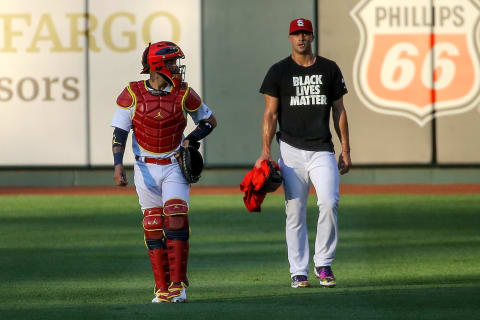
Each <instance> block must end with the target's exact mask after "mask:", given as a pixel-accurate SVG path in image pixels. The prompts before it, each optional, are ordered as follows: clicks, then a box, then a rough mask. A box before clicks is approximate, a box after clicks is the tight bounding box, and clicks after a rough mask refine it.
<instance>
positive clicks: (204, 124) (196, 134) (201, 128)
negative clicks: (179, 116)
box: [185, 114, 217, 142]
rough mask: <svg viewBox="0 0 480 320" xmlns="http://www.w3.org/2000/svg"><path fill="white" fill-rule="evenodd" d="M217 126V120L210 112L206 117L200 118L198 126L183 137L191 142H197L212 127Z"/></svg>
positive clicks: (207, 133) (208, 132)
mask: <svg viewBox="0 0 480 320" xmlns="http://www.w3.org/2000/svg"><path fill="white" fill-rule="evenodd" d="M216 126H217V120H216V119H215V116H214V115H213V114H212V115H211V116H210V117H209V118H208V119H205V120H201V121H200V122H199V124H198V126H197V127H196V128H195V129H194V130H193V131H192V132H190V134H189V135H188V136H187V137H186V138H185V140H189V141H191V142H198V141H200V140H202V139H203V138H205V137H206V136H208V135H209V134H210V133H212V131H213V129H215V127H216Z"/></svg>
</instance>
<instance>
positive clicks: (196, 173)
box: [177, 145, 203, 183]
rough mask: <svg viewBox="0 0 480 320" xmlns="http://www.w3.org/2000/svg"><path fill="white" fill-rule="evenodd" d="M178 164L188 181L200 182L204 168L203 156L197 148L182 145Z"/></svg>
mask: <svg viewBox="0 0 480 320" xmlns="http://www.w3.org/2000/svg"><path fill="white" fill-rule="evenodd" d="M177 159H178V164H179V165H180V169H181V170H182V173H183V175H184V176H185V179H187V181H188V183H195V182H198V180H199V179H200V174H201V173H202V170H203V158H202V155H201V153H200V151H198V149H197V148H195V147H193V146H190V145H189V146H187V147H184V146H181V147H180V150H179V151H178V158H177Z"/></svg>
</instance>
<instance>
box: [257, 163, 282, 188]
mask: <svg viewBox="0 0 480 320" xmlns="http://www.w3.org/2000/svg"><path fill="white" fill-rule="evenodd" d="M268 167H269V168H270V172H269V173H268V177H267V178H266V179H265V183H264V184H263V186H262V188H261V189H260V190H259V191H260V192H267V193H268V192H274V191H275V190H277V189H278V188H279V187H280V186H281V185H282V180H283V179H282V174H281V173H280V171H279V170H277V169H276V168H275V166H274V165H273V164H272V162H271V161H268Z"/></svg>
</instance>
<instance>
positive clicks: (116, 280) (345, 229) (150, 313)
mask: <svg viewBox="0 0 480 320" xmlns="http://www.w3.org/2000/svg"><path fill="white" fill-rule="evenodd" d="M191 207H192V209H191V211H190V224H191V228H192V236H191V250H190V260H189V278H190V282H191V287H190V288H189V289H188V299H189V302H188V303H186V304H152V303H150V300H151V299H152V297H153V295H152V285H153V280H152V275H151V270H150V265H149V262H148V258H147V254H146V249H145V247H144V244H143V231H142V228H141V226H140V221H141V220H140V213H139V207H138V203H137V198H136V196H1V197H0V251H1V254H0V319H62V320H71V319H185V320H187V319H213V320H220V319H262V320H267V319H288V320H290V319H449V320H452V319H479V318H480V195H448V196H447V195H441V196H433V195H418V196H417V195H408V196H406V195H345V196H342V199H341V203H340V212H339V222H340V227H339V228H340V242H339V247H338V251H337V258H336V260H335V262H334V264H333V270H334V271H335V274H336V277H337V282H338V285H337V287H336V288H334V289H324V288H321V287H320V286H319V284H318V282H317V280H316V279H315V278H314V277H313V276H312V275H310V282H311V285H312V286H311V287H310V288H307V289H292V288H290V279H289V273H288V263H287V258H286V246H285V240H284V213H283V197H282V196H279V195H269V196H268V197H267V199H266V201H265V202H264V204H263V206H262V209H263V212H262V213H261V214H252V213H248V212H247V211H246V210H245V209H244V207H243V202H242V199H241V195H240V194H239V195H219V196H210V195H196V196H192V199H191ZM316 216H317V215H316V208H315V197H314V196H311V199H310V203H309V230H310V235H311V237H310V240H311V243H312V241H313V237H312V236H313V230H314V227H315V221H316ZM311 247H313V246H311ZM312 274H313V273H312Z"/></svg>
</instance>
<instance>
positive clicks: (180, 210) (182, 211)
mask: <svg viewBox="0 0 480 320" xmlns="http://www.w3.org/2000/svg"><path fill="white" fill-rule="evenodd" d="M163 213H164V215H165V216H177V215H186V214H187V213H188V204H187V202H186V201H184V200H182V199H169V200H167V201H165V203H164V204H163Z"/></svg>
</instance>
